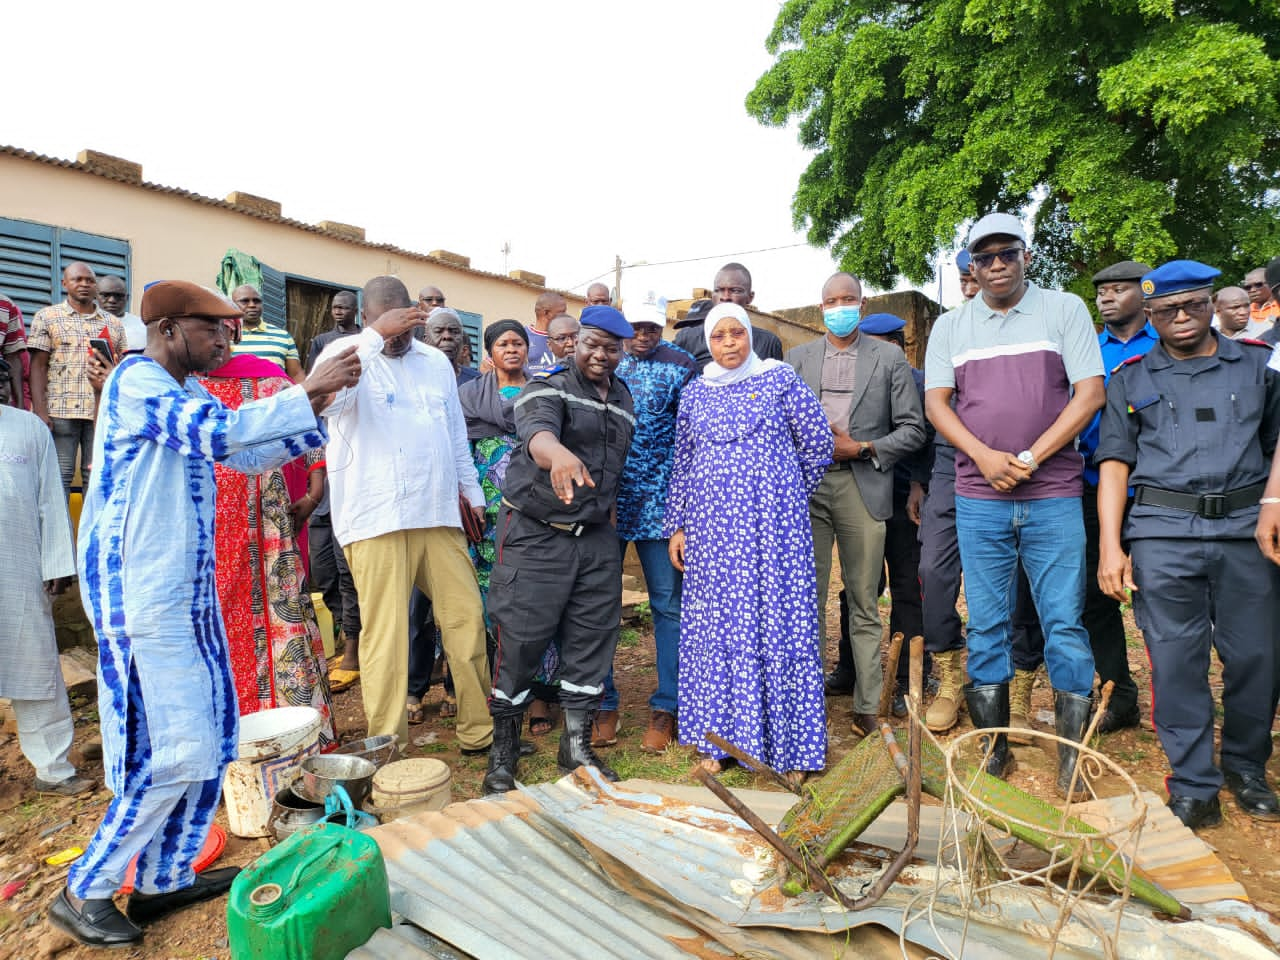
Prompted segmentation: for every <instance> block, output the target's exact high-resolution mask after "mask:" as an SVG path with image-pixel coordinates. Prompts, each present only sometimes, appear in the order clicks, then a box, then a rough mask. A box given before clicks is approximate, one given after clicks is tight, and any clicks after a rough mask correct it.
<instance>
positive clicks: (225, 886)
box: [125, 867, 240, 925]
mask: <svg viewBox="0 0 1280 960" xmlns="http://www.w3.org/2000/svg"><path fill="white" fill-rule="evenodd" d="M239 873H240V868H239V867H222V868H220V869H218V870H206V871H205V872H204V873H197V874H196V882H195V883H193V884H191V886H189V887H183V888H182V889H181V890H173V891H170V892H169V893H135V894H133V895H132V896H130V897H129V906H128V907H127V908H126V910H125V914H126V916H128V918H129V919H130V920H132V921H133V922H134V923H136V924H139V925H141V924H144V923H154V922H155V921H156V920H159V919H160V918H161V917H167V916H168V915H169V914H171V913H173V912H174V911H175V910H182V909H185V908H186V907H190V906H192V905H194V904H197V903H204V901H206V900H212V899H214V898H215V897H220V896H222V895H223V894H224V893H226V892H227V891H228V890H230V889H231V881H233V880H235V878H236V876H237V875H238V874H239Z"/></svg>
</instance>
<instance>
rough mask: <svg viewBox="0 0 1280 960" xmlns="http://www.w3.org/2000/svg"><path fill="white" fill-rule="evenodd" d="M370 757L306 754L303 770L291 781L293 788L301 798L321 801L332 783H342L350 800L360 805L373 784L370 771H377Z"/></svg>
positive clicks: (314, 801)
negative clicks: (313, 755) (314, 755)
mask: <svg viewBox="0 0 1280 960" xmlns="http://www.w3.org/2000/svg"><path fill="white" fill-rule="evenodd" d="M377 769H378V768H377V767H376V766H374V764H373V761H372V760H366V759H364V758H363V757H353V756H344V755H342V754H333V753H327V754H323V755H322V756H318V757H307V759H305V760H303V761H302V770H301V772H300V773H299V775H298V779H297V780H295V781H294V783H293V792H294V793H296V794H297V795H298V796H300V797H301V798H302V799H303V800H310V801H311V802H312V803H324V798H325V797H327V796H328V795H329V792H330V791H331V790H332V789H333V787H334V785H335V784H341V785H342V787H343V789H345V790H346V791H347V793H348V794H349V795H350V797H351V803H352V804H353V805H354V806H355V807H357V808H359V806H360V804H362V803H364V801H365V798H367V797H368V796H369V791H370V790H371V789H372V787H373V775H374V773H376V772H377Z"/></svg>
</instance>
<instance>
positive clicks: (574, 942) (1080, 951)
mask: <svg viewBox="0 0 1280 960" xmlns="http://www.w3.org/2000/svg"><path fill="white" fill-rule="evenodd" d="M586 785H587V787H588V789H585V790H584V789H583V786H584V783H579V782H574V781H573V780H571V779H569V778H566V779H565V780H563V781H560V782H559V783H555V784H540V785H537V786H534V787H529V788H527V789H524V788H522V790H523V792H522V794H520V795H514V794H513V795H511V796H510V797H508V798H507V799H504V800H477V801H471V802H469V803H464V804H454V805H452V806H450V807H449V808H447V809H446V810H445V811H442V812H440V813H432V814H423V815H420V816H418V817H414V818H411V819H409V820H405V821H398V822H396V823H392V824H387V825H385V826H383V827H379V828H378V829H376V830H375V831H373V836H374V837H375V838H376V839H377V840H378V843H379V845H380V846H381V848H382V850H383V853H384V855H385V856H386V858H387V867H388V875H389V877H390V880H391V893H392V909H393V910H394V911H396V912H397V913H399V914H401V915H403V916H404V917H405V918H407V919H408V920H410V921H411V922H413V923H414V924H416V925H418V926H420V927H422V928H423V929H424V930H429V931H431V933H432V934H434V935H435V936H436V937H439V938H440V939H441V940H443V941H446V942H447V943H448V944H451V945H452V946H453V947H455V948H457V950H459V951H460V952H464V953H465V954H470V955H472V956H474V957H477V958H483V960H487V958H490V957H493V958H497V957H502V958H507V957H525V956H527V957H538V958H546V957H557V958H560V957H564V958H577V957H582V958H584V960H587V958H589V960H597V958H599V957H610V958H612V957H637V958H650V957H653V958H664V957H679V958H687V957H689V956H696V957H699V958H704V960H705V958H711V957H716V956H730V955H732V953H738V954H740V955H741V954H751V955H758V956H761V957H779V958H792V957H794V958H801V957H809V956H813V955H814V952H815V951H819V952H821V953H822V954H823V955H824V956H825V955H830V956H833V957H839V956H842V955H848V956H871V957H877V956H902V955H903V953H901V952H900V951H899V950H898V948H897V941H898V937H897V933H896V931H897V930H899V929H900V928H901V927H902V925H903V921H904V912H905V911H908V910H912V909H913V908H916V909H918V908H921V907H923V906H924V903H925V900H926V898H927V896H928V894H929V893H930V892H931V891H932V888H933V885H934V881H935V879H937V873H936V872H935V867H933V866H932V865H928V866H918V867H914V868H909V869H908V870H907V871H905V872H904V874H903V877H902V878H901V880H900V881H899V882H898V883H896V884H894V886H893V887H892V888H891V889H890V891H889V893H888V895H887V896H886V897H885V898H884V899H883V900H882V901H881V902H880V903H879V904H877V905H876V906H875V907H873V908H871V909H869V910H866V911H862V912H859V913H856V914H849V913H847V912H845V911H844V910H842V909H840V908H838V907H836V906H835V905H834V904H832V903H831V902H830V901H827V900H826V899H825V898H823V897H820V896H817V895H811V896H806V897H803V898H785V897H783V896H782V895H781V894H780V893H779V892H778V891H777V889H776V886H775V885H774V878H773V877H772V876H770V875H769V869H768V868H769V865H770V864H771V863H772V860H771V856H770V855H769V854H760V853H758V852H757V851H759V850H760V849H761V848H762V847H764V844H763V842H762V841H761V840H760V839H759V838H758V837H757V836H756V835H755V834H754V833H753V832H752V831H750V830H749V829H748V828H747V827H746V826H745V824H742V822H741V821H739V820H738V819H737V818H736V817H735V816H733V815H731V814H728V813H725V812H722V811H719V810H713V809H710V808H709V807H707V806H700V805H696V804H690V803H686V802H684V801H681V800H676V799H674V798H670V797H665V796H663V795H662V794H661V793H658V792H656V791H649V792H632V791H627V790H625V789H619V788H618V787H615V786H612V785H607V784H604V783H600V782H598V781H597V782H595V783H591V782H589V781H587V782H586ZM706 796H707V797H709V796H710V794H709V793H708V794H706ZM759 796H763V795H758V794H755V792H750V791H745V792H744V798H745V799H747V802H748V803H749V804H754V803H757V802H761V801H759V800H758V797H759ZM774 802H776V801H774ZM839 872H840V875H841V879H840V880H839V881H838V882H840V883H841V886H842V887H843V888H844V889H845V890H846V891H847V892H848V893H850V894H853V895H856V894H858V893H860V892H861V886H862V882H869V881H870V880H871V879H872V878H873V877H874V876H875V875H876V870H875V868H874V867H871V866H869V865H857V864H853V865H850V864H842V865H841V866H840V870H839ZM945 879H947V877H945V876H944V880H945ZM610 880H612V882H610ZM1113 907H1114V904H1107V903H1095V904H1088V905H1084V906H1082V907H1081V908H1080V909H1081V911H1082V912H1083V914H1085V915H1087V917H1088V919H1090V920H1091V921H1092V922H1093V923H1094V924H1101V925H1103V926H1114V922H1115V911H1114V909H1112V908H1113ZM1055 917H1056V909H1055V908H1053V907H1052V906H1051V905H1050V904H1048V903H1047V901H1046V900H1045V899H1044V898H1043V897H1037V896H1036V895H1034V894H1033V893H1031V892H1030V891H1028V890H1027V889H1026V888H1017V889H1009V890H1001V891H997V892H996V893H995V894H994V895H993V896H992V898H991V901H990V903H989V904H988V905H987V906H986V907H985V908H983V909H981V910H975V911H974V912H973V913H972V914H971V915H970V917H969V918H968V927H967V931H966V932H965V933H964V934H963V937H962V932H961V931H962V928H963V926H964V923H965V917H964V912H963V911H962V910H961V908H960V906H959V904H958V903H957V902H956V900H955V897H954V885H953V884H952V885H948V886H946V887H945V888H944V890H943V891H941V893H940V894H939V895H938V897H937V898H936V899H935V901H934V909H933V911H932V918H931V920H930V919H929V918H917V919H915V920H914V922H912V923H911V924H910V925H909V926H908V927H907V930H906V933H907V937H908V938H909V939H910V941H913V942H916V943H918V944H921V945H923V946H924V947H926V948H927V949H928V950H929V951H932V952H935V953H938V954H940V955H943V956H947V955H959V953H960V951H963V956H965V957H1007V956H1034V955H1042V954H1043V953H1044V952H1045V943H1044V940H1043V939H1040V937H1041V936H1043V935H1044V934H1045V933H1046V932H1047V930H1048V929H1051V925H1052V922H1053V919H1054V918H1055ZM1122 923H1123V926H1124V931H1125V932H1124V934H1123V937H1124V939H1123V941H1122V949H1121V955H1122V956H1125V957H1126V958H1127V957H1134V958H1141V957H1152V958H1156V957H1159V958H1161V960H1172V958H1175V957H1180V956H1187V957H1192V956H1195V957H1200V956H1203V955H1205V954H1206V953H1215V952H1216V953H1218V954H1220V955H1228V954H1229V955H1232V956H1240V957H1245V956H1272V954H1271V953H1270V952H1269V951H1264V950H1261V949H1260V948H1257V946H1256V944H1254V943H1253V942H1251V941H1250V942H1246V941H1245V940H1244V938H1243V936H1242V935H1240V934H1237V933H1235V932H1234V931H1229V930H1218V929H1216V928H1209V927H1207V926H1206V925H1205V924H1200V923H1188V924H1179V925H1171V924H1166V923H1162V922H1159V921H1155V920H1152V919H1151V918H1150V914H1149V913H1148V912H1147V911H1145V910H1144V909H1142V908H1140V907H1137V906H1136V905H1131V906H1130V907H1129V909H1128V910H1126V912H1125V913H1124V915H1123V919H1122ZM860 924H861V925H866V924H880V925H881V927H880V928H877V927H874V926H872V927H866V926H862V927H857V925H860ZM855 927H857V929H854V928H855ZM885 930H892V931H894V933H892V934H886V933H885ZM833 934H834V935H833ZM961 944H963V946H961ZM375 955H376V956H381V955H382V954H375ZM427 955H428V956H436V955H437V954H427ZM905 955H906V956H908V957H914V956H925V955H926V954H925V953H924V952H923V951H922V950H920V949H918V948H912V947H911V945H910V944H908V949H907V953H906V954H905ZM1057 955H1058V956H1059V957H1063V958H1064V960H1065V958H1070V957H1086V956H1089V957H1096V956H1102V949H1101V943H1100V941H1098V940H1097V937H1096V936H1095V935H1094V933H1092V932H1091V931H1090V930H1089V929H1088V926H1087V925H1086V924H1076V923H1073V924H1072V925H1071V929H1069V930H1067V931H1064V934H1063V936H1062V937H1060V938H1059V946H1058V953H1057ZM353 956H357V955H354V954H353Z"/></svg>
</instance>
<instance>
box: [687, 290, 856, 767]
mask: <svg viewBox="0 0 1280 960" xmlns="http://www.w3.org/2000/svg"><path fill="white" fill-rule="evenodd" d="M703 331H704V336H705V337H706V338H707V346H708V347H709V349H710V350H711V356H712V358H713V361H714V362H713V363H711V364H709V365H708V366H707V368H706V370H705V371H703V375H702V376H701V377H700V378H699V379H697V380H695V381H693V382H692V383H691V384H689V385H688V386H687V387H685V389H684V393H683V394H682V395H681V399H680V412H679V416H678V419H677V425H676V451H675V466H674V469H673V473H672V477H671V485H670V491H669V497H668V501H667V515H666V521H665V524H664V531H663V532H664V533H665V534H666V535H669V536H670V537H671V561H672V563H674V564H675V565H676V566H677V567H678V568H680V569H682V570H683V571H684V591H683V595H682V600H681V618H680V688H679V689H680V740H681V742H683V743H690V744H693V745H694V746H696V747H697V749H698V751H699V753H701V754H702V756H703V758H704V759H703V760H702V764H703V766H705V767H706V768H707V769H710V770H711V771H713V772H716V771H718V770H719V769H720V761H721V760H723V758H724V756H725V754H724V752H723V751H721V750H718V749H716V748H715V747H714V746H712V745H711V744H710V743H709V742H708V741H707V740H706V737H705V734H706V731H708V730H711V731H715V732H716V733H718V734H720V735H721V736H722V737H724V738H725V739H727V740H728V741H730V742H731V743H733V744H735V745H737V746H738V747H740V748H742V749H743V750H745V751H746V752H747V753H749V754H751V755H752V756H755V757H758V758H759V759H760V760H762V761H764V762H765V763H767V764H768V765H769V766H770V767H772V768H773V769H775V770H780V771H786V772H788V773H789V774H792V775H793V776H792V779H793V780H795V781H797V782H798V781H800V780H803V778H804V774H805V772H806V771H814V770H821V769H822V768H823V766H824V764H825V762H826V749H827V734H826V706H825V703H824V698H823V691H822V657H821V651H820V649H819V642H820V641H819V631H818V597H817V576H816V573H815V569H814V554H813V531H812V528H811V527H810V525H809V496H810V494H812V493H813V491H814V490H816V489H817V487H818V483H819V482H820V481H821V480H822V475H823V473H825V472H826V468H827V465H828V464H830V463H831V452H832V448H833V440H832V434H831V428H830V427H829V426H828V425H827V418H826V414H825V413H824V412H823V410H822V405H821V403H819V401H818V398H817V397H815V396H814V394H813V391H811V390H810V389H809V388H808V387H807V386H805V384H804V382H803V381H801V380H800V378H799V377H798V376H797V375H796V373H795V371H794V370H792V369H791V367H789V366H787V365H786V364H784V363H780V362H779V361H776V360H760V359H759V358H758V357H756V356H755V354H754V353H752V350H751V322H750V320H749V319H748V317H747V314H746V311H744V310H743V309H742V308H741V307H739V306H737V305H736V304H731V303H724V304H720V305H719V306H717V307H716V308H715V309H713V310H712V311H711V313H710V314H709V315H708V316H707V320H706V323H705V325H704V327H703Z"/></svg>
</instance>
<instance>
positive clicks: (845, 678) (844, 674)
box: [822, 667, 858, 697]
mask: <svg viewBox="0 0 1280 960" xmlns="http://www.w3.org/2000/svg"><path fill="white" fill-rule="evenodd" d="M857 679H858V677H857V675H856V674H855V673H854V672H853V670H851V669H850V668H849V667H836V668H835V669H834V670H832V671H831V672H830V673H828V674H827V677H826V679H825V680H823V681H822V689H823V690H824V691H826V694H827V696H828V697H837V696H840V694H843V693H853V684H854V681H855V680H857Z"/></svg>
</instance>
